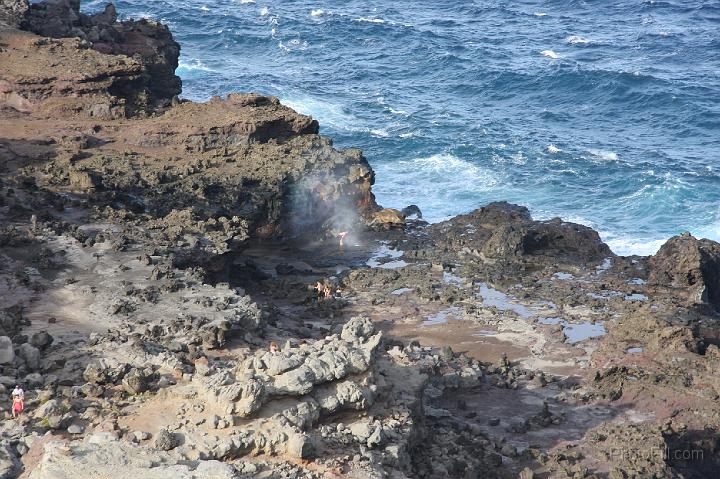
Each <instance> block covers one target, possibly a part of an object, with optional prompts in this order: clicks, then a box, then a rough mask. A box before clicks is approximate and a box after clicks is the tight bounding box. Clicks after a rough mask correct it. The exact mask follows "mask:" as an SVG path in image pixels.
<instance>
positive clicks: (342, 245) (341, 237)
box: [338, 231, 348, 253]
mask: <svg viewBox="0 0 720 479" xmlns="http://www.w3.org/2000/svg"><path fill="white" fill-rule="evenodd" d="M347 234H348V232H347V231H341V232H339V233H338V236H339V237H340V252H341V253H342V252H343V249H344V246H345V245H344V243H343V241H344V240H345V237H346V236H347Z"/></svg>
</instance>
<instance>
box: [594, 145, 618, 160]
mask: <svg viewBox="0 0 720 479" xmlns="http://www.w3.org/2000/svg"><path fill="white" fill-rule="evenodd" d="M588 153H590V154H591V155H592V156H594V157H595V158H599V159H601V160H603V161H618V154H617V153H615V152H614V151H607V150H600V149H597V148H591V149H589V150H588Z"/></svg>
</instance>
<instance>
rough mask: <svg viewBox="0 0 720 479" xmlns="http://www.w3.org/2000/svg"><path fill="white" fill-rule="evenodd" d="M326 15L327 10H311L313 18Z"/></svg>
mask: <svg viewBox="0 0 720 479" xmlns="http://www.w3.org/2000/svg"><path fill="white" fill-rule="evenodd" d="M324 13H325V10H321V9H317V10H310V16H311V17H319V16H321V15H323V14H324Z"/></svg>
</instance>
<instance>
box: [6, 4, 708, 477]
mask: <svg viewBox="0 0 720 479" xmlns="http://www.w3.org/2000/svg"><path fill="white" fill-rule="evenodd" d="M0 23H2V24H3V26H2V29H0V43H2V47H1V48H0V65H2V68H0V103H1V104H2V108H1V109H0V132H1V133H0V405H1V406H0V407H2V411H1V412H2V413H3V414H4V415H5V416H4V420H3V421H2V425H1V426H0V436H1V439H2V444H1V445H0V476H2V477H18V476H19V475H20V474H22V477H30V478H50V477H66V476H67V477H81V478H82V477H88V478H90V477H114V474H116V471H117V470H118V468H122V470H123V474H132V475H135V476H138V477H169V476H175V477H179V478H184V477H188V478H190V477H196V478H202V477H208V478H210V477H212V478H216V477H218V478H223V477H228V478H230V477H248V478H249V477H277V478H281V477H283V478H288V477H297V478H300V477H302V478H308V477H309V478H321V477H340V476H342V477H358V478H360V477H362V478H366V477H377V478H380V477H393V478H402V477H413V478H415V477H419V478H438V477H450V478H471V477H491V478H492V477H497V478H506V477H507V478H510V477H522V478H532V477H561V478H562V477H568V478H584V477H611V478H621V477H622V478H630V477H638V478H641V477H643V478H644V477H658V478H660V477H668V478H670V477H686V478H695V477H698V478H699V477H714V476H715V475H717V472H718V471H720V462H719V461H718V459H717V457H718V440H717V438H718V427H720V414H719V413H718V407H717V404H718V400H719V399H720V383H719V382H718V379H717V371H718V369H719V368H720V352H718V351H719V350H718V345H720V333H718V317H717V312H716V308H717V306H718V302H719V301H720V300H719V299H718V297H719V296H718V295H719V294H720V293H719V291H720V286H719V285H720V283H718V262H719V261H720V260H719V258H720V254H719V252H720V245H718V244H717V243H714V242H711V241H708V240H698V239H695V238H692V237H691V236H688V235H681V236H678V237H675V238H672V239H670V240H669V241H668V242H667V244H666V245H664V246H663V247H662V248H661V249H660V251H659V252H658V254H657V255H655V256H654V257H620V256H616V255H615V254H613V253H612V252H611V251H610V249H609V248H608V247H607V246H606V245H605V244H604V243H603V242H602V241H601V239H600V237H599V235H598V234H597V232H595V231H593V230H592V229H590V228H587V227H585V226H582V225H578V224H574V223H569V222H565V221H562V220H560V219H553V220H549V221H537V220H534V219H533V218H532V217H531V216H530V214H529V212H528V211H527V209H525V208H524V207H521V206H517V205H511V204H508V203H492V204H489V205H486V206H484V207H481V208H479V209H477V210H475V211H473V212H470V213H468V214H466V215H460V216H458V217H455V218H452V219H450V220H447V221H444V222H441V223H437V224H428V223H425V222H424V221H423V220H422V213H420V212H419V210H417V208H416V207H415V208H413V207H412V205H411V206H409V207H406V208H403V205H386V206H392V208H385V209H381V208H380V207H379V206H378V205H376V204H375V200H374V197H373V194H372V191H371V186H372V184H373V181H374V173H373V171H372V169H371V168H370V166H369V165H368V163H367V161H366V160H365V159H364V158H363V156H362V154H361V153H360V152H359V151H357V150H344V151H341V150H337V149H335V148H333V146H332V142H331V141H330V140H329V139H327V138H324V137H321V136H319V135H318V124H317V122H316V121H315V120H313V119H311V118H309V117H307V116H304V115H300V114H298V113H296V112H294V111H292V110H291V109H289V108H287V107H285V106H283V105H281V104H280V103H279V102H278V101H277V99H274V98H271V97H265V96H260V95H254V94H246V95H240V94H231V95H229V96H228V97H226V98H224V99H221V98H215V99H213V100H211V101H210V102H208V103H204V104H196V103H192V102H185V101H179V100H177V99H173V97H174V96H175V95H176V94H177V93H178V92H179V88H180V84H179V83H178V82H177V80H176V77H174V68H175V65H176V61H177V52H178V50H177V48H178V47H177V44H176V43H175V42H174V41H173V40H172V37H171V35H170V34H169V31H168V30H167V28H166V27H164V26H162V25H159V24H155V23H152V22H144V21H137V22H136V21H127V22H118V21H117V18H116V12H115V11H114V8H112V7H108V8H106V9H105V10H104V11H103V12H101V13H99V14H96V15H92V16H88V15H84V14H82V13H80V11H79V3H78V2H73V1H58V2H41V3H37V4H33V5H32V6H30V5H28V4H27V3H26V2H18V1H5V2H0ZM18 27H21V29H20V28H18ZM28 59H31V60H32V61H29V60H28ZM67 72H72V73H71V74H69V73H67ZM16 385H21V386H22V387H23V389H24V390H25V408H26V409H25V413H24V414H23V415H21V416H20V418H19V419H12V418H11V414H10V397H9V395H10V392H11V391H12V390H13V388H14V387H15V386H16Z"/></svg>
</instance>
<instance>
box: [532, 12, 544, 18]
mask: <svg viewBox="0 0 720 479" xmlns="http://www.w3.org/2000/svg"><path fill="white" fill-rule="evenodd" d="M533 15H535V16H536V17H547V13H545V12H535V13H533Z"/></svg>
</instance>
